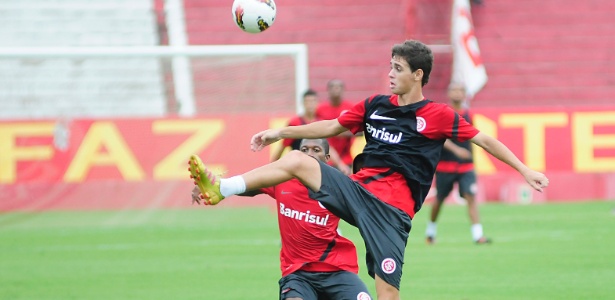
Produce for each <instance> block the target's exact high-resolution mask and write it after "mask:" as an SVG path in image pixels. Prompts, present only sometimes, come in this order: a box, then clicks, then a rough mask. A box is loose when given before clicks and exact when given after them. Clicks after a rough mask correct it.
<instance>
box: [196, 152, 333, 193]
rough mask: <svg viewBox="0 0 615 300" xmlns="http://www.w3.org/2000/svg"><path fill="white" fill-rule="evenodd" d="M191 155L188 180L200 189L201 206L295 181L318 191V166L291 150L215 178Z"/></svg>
mask: <svg viewBox="0 0 615 300" xmlns="http://www.w3.org/2000/svg"><path fill="white" fill-rule="evenodd" d="M199 162H200V159H198V156H195V155H193V157H192V158H191V160H190V163H191V166H190V174H191V178H193V179H194V180H195V184H196V185H197V186H198V187H199V189H200V190H201V199H203V200H205V201H204V203H205V204H209V205H216V204H218V203H219V202H220V201H221V200H222V199H224V198H226V197H229V196H231V195H236V194H240V193H243V192H245V191H252V190H256V189H261V188H265V187H270V186H274V185H276V184H279V183H282V182H285V181H288V180H290V179H292V178H297V179H299V181H301V182H302V183H303V184H304V185H305V186H307V187H309V188H310V189H312V190H313V191H315V192H317V191H319V190H320V184H321V174H320V165H319V164H318V161H317V160H315V159H314V158H312V157H310V156H308V155H306V154H304V153H301V152H300V151H291V152H289V153H288V154H286V155H284V156H283V157H282V158H281V159H279V160H277V161H274V162H272V163H269V164H266V165H264V166H261V167H258V168H256V169H253V170H251V171H248V172H246V173H244V174H242V175H238V176H233V177H230V178H221V179H218V178H217V177H216V176H214V175H213V174H212V172H211V171H210V170H208V169H207V168H206V167H205V166H204V165H203V164H202V162H201V163H200V164H199Z"/></svg>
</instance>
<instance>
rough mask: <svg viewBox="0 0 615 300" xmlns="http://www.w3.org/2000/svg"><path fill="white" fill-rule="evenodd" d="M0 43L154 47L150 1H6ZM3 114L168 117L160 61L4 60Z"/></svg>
mask: <svg viewBox="0 0 615 300" xmlns="http://www.w3.org/2000/svg"><path fill="white" fill-rule="evenodd" d="M0 14H1V15H2V20H3V26H1V27H0V47H66V46H71V47H82V46H153V45H157V44H158V41H159V39H158V31H157V25H156V20H155V17H156V16H155V11H154V9H153V3H152V1H150V0H133V1H122V0H110V1H103V2H100V1H99V2H96V3H92V2H91V1H88V0H61V1H51V2H50V1H44V0H21V1H4V2H3V3H1V4H0ZM0 78H2V80H1V81H0V101H1V102H2V108H3V109H2V110H1V111H0V118H5V119H10V118H16V119H23V118H53V117H58V116H62V117H75V116H78V117H109V116H114V117H117V116H139V115H143V116H161V115H164V114H165V113H166V102H165V95H164V84H163V71H162V66H161V64H160V63H159V62H158V60H157V59H149V58H137V59H125V58H122V59H119V58H104V59H99V58H95V59H94V58H92V59H60V58H55V59H37V58H31V59H4V60H2V62H1V63H0Z"/></svg>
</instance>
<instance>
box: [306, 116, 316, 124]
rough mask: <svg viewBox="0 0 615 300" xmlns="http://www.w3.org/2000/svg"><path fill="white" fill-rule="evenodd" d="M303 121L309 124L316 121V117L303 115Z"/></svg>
mask: <svg viewBox="0 0 615 300" xmlns="http://www.w3.org/2000/svg"><path fill="white" fill-rule="evenodd" d="M303 120H304V121H305V122H306V123H311V122H313V121H316V115H315V114H304V115H303Z"/></svg>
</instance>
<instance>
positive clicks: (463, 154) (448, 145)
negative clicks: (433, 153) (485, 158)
mask: <svg viewBox="0 0 615 300" xmlns="http://www.w3.org/2000/svg"><path fill="white" fill-rule="evenodd" d="M444 149H446V150H448V151H450V152H452V153H453V154H455V156H457V157H459V158H461V159H470V158H472V152H470V151H468V149H466V148H463V147H459V146H457V145H455V143H453V141H451V140H446V142H444Z"/></svg>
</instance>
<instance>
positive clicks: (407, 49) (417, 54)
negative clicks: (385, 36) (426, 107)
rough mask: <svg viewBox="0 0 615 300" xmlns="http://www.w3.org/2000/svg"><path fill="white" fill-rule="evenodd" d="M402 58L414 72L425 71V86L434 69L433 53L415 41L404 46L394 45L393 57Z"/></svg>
mask: <svg viewBox="0 0 615 300" xmlns="http://www.w3.org/2000/svg"><path fill="white" fill-rule="evenodd" d="M393 56H400V57H403V58H404V59H405V60H406V62H408V65H410V70H412V72H414V71H416V70H418V69H421V70H423V80H422V81H421V85H422V86H425V85H426V84H427V82H429V74H430V73H431V68H432V67H433V53H432V52H431V49H429V47H427V45H425V44H423V43H421V42H419V41H415V40H407V41H405V42H404V43H403V44H397V45H394V46H393V48H392V49H391V57H393Z"/></svg>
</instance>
